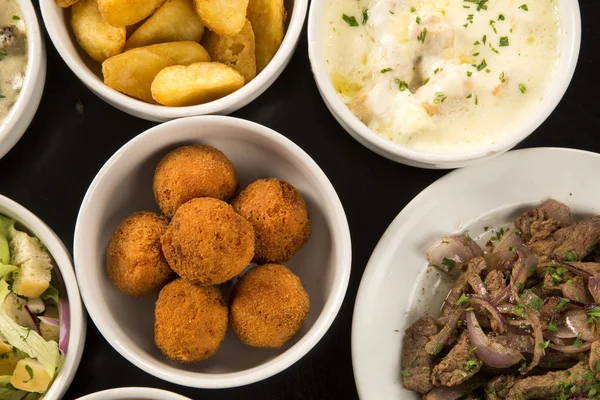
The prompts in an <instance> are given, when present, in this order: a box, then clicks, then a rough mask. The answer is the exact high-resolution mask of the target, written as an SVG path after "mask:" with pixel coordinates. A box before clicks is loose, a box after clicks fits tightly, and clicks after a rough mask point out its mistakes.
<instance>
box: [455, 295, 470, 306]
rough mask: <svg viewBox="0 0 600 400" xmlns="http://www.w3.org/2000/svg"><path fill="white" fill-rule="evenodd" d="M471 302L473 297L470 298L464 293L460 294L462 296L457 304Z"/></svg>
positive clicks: (462, 304) (461, 304)
mask: <svg viewBox="0 0 600 400" xmlns="http://www.w3.org/2000/svg"><path fill="white" fill-rule="evenodd" d="M470 302H471V299H469V298H468V297H467V296H466V295H465V294H464V293H463V294H462V295H461V296H460V298H459V299H458V301H457V302H456V305H457V306H464V305H465V304H468V303H470Z"/></svg>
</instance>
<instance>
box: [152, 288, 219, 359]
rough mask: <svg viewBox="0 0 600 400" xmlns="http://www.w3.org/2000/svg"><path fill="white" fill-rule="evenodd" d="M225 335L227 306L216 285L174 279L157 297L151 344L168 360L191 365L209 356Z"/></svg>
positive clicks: (215, 350)
mask: <svg viewBox="0 0 600 400" xmlns="http://www.w3.org/2000/svg"><path fill="white" fill-rule="evenodd" d="M226 332H227V304H226V303H225V300H224V298H223V294H222V293H221V291H220V290H219V288H218V287H216V286H197V285H194V284H193V283H192V282H189V281H186V280H185V279H177V280H174V281H173V282H171V283H169V284H168V285H167V286H165V287H164V288H163V289H162V290H161V291H160V294H159V295H158V301H157V302H156V309H155V312H154V342H155V343H156V345H157V346H158V348H159V349H160V351H161V352H162V353H163V354H164V355H165V356H166V357H167V358H169V359H171V360H173V361H176V362H179V363H192V362H197V361H201V360H206V359H207V358H209V357H212V356H213V355H214V354H215V353H216V352H217V350H219V347H220V346H221V342H223V339H224V338H225V333H226Z"/></svg>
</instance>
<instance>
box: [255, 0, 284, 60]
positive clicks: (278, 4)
mask: <svg viewBox="0 0 600 400" xmlns="http://www.w3.org/2000/svg"><path fill="white" fill-rule="evenodd" d="M286 16H287V14H286V11H285V7H284V5H283V0H250V2H249V3H248V19H249V20H250V22H251V23H252V29H253V30H254V37H255V38H256V69H257V72H260V71H262V70H263V69H264V68H265V67H266V66H267V64H268V63H269V61H271V59H272V58H273V56H274V55H275V53H277V50H278V49H279V46H280V45H281V42H282V41H283V36H284V34H285V31H284V30H285V28H284V23H285V19H286Z"/></svg>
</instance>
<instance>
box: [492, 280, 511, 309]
mask: <svg viewBox="0 0 600 400" xmlns="http://www.w3.org/2000/svg"><path fill="white" fill-rule="evenodd" d="M510 291H511V289H510V285H508V286H506V287H505V288H504V289H503V290H502V291H501V292H500V293H498V294H497V295H496V297H494V298H493V299H492V300H491V301H490V303H492V304H493V305H495V306H498V304H500V303H504V302H505V301H506V300H508V298H509V297H510Z"/></svg>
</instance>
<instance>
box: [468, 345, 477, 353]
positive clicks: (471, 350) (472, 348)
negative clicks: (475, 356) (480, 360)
mask: <svg viewBox="0 0 600 400" xmlns="http://www.w3.org/2000/svg"><path fill="white" fill-rule="evenodd" d="M475 350H477V346H475V347H471V349H470V350H469V353H472V352H474V351H475Z"/></svg>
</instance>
